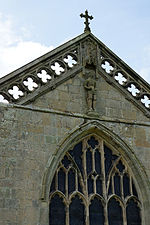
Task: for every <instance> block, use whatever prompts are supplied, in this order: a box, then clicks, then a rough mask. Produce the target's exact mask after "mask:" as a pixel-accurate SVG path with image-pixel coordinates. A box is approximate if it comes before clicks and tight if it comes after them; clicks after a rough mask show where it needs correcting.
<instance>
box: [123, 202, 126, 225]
mask: <svg viewBox="0 0 150 225" xmlns="http://www.w3.org/2000/svg"><path fill="white" fill-rule="evenodd" d="M122 214H123V215H122V217H123V225H127V216H126V207H125V206H124V207H123V209H122Z"/></svg>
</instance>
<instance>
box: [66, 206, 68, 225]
mask: <svg viewBox="0 0 150 225" xmlns="http://www.w3.org/2000/svg"><path fill="white" fill-rule="evenodd" d="M66 225H69V204H67V205H66Z"/></svg>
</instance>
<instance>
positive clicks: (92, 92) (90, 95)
mask: <svg viewBox="0 0 150 225" xmlns="http://www.w3.org/2000/svg"><path fill="white" fill-rule="evenodd" d="M86 76H87V79H86V80H85V81H84V84H83V85H84V88H85V90H86V101H87V106H88V114H90V115H96V114H97V113H96V112H95V110H96V80H95V71H93V70H91V71H88V72H87V70H86Z"/></svg>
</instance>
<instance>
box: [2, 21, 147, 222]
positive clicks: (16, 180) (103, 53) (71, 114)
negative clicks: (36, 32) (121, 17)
mask: <svg viewBox="0 0 150 225" xmlns="http://www.w3.org/2000/svg"><path fill="white" fill-rule="evenodd" d="M87 26H88V25H87ZM0 95H1V97H2V98H3V101H2V103H0V141H1V147H0V225H62V224H63V225H77V224H83V225H95V224H97V225H98V224H99V225H149V221H150V104H149V100H148V99H149V98H150V86H149V84H148V83H147V82H146V81H144V80H143V79H142V78H141V77H140V76H139V75H138V74H136V73H135V72H134V71H133V70H132V69H131V68H130V67H129V66H128V65H126V64H125V63H124V62H123V61H122V60H121V59H120V58H119V57H117V56H116V55H115V54H114V53H113V52H112V51H111V50H109V49H108V48H107V46H105V45H104V44H103V43H102V42H101V41H100V40H98V39H97V38H96V37H95V36H94V35H93V34H92V33H91V32H90V30H88V29H86V30H85V32H84V33H83V34H81V35H80V36H78V37H76V38H74V39H73V40H71V41H69V42H67V43H65V44H63V45H61V46H60V47H58V48H56V49H54V50H53V51H51V52H49V53H47V54H45V55H44V56H42V57H40V58H38V59H36V60H34V61H33V62H31V63H29V64H27V65H25V66H23V67H22V68H20V69H18V70H16V71H14V72H12V73H11V74H9V75H7V76H6V77H4V78H2V79H1V80H0ZM6 103H7V104H6Z"/></svg>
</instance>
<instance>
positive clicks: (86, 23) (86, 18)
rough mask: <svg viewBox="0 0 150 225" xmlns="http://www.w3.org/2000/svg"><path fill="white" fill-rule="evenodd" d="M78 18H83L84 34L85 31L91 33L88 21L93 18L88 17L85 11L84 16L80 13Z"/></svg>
mask: <svg viewBox="0 0 150 225" xmlns="http://www.w3.org/2000/svg"><path fill="white" fill-rule="evenodd" d="M80 16H81V18H82V17H84V18H85V22H84V24H85V29H84V32H86V31H91V30H90V27H89V24H90V23H89V19H90V20H92V19H93V16H89V14H88V11H87V10H86V11H85V15H84V14H83V13H81V14H80Z"/></svg>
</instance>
